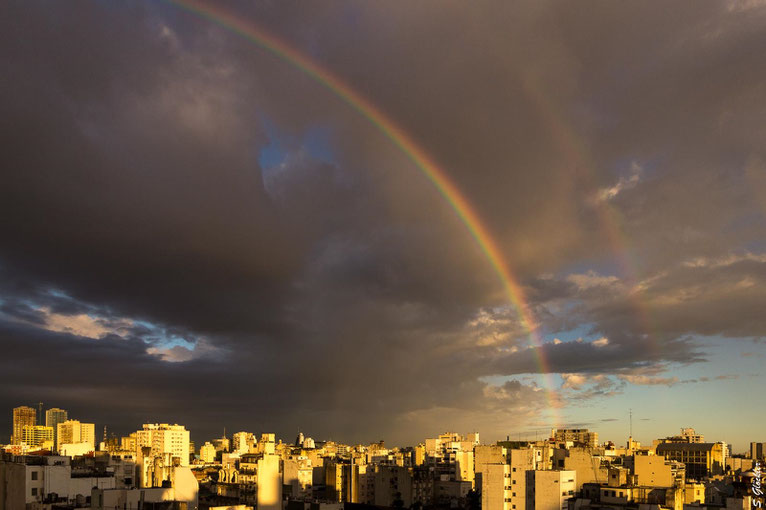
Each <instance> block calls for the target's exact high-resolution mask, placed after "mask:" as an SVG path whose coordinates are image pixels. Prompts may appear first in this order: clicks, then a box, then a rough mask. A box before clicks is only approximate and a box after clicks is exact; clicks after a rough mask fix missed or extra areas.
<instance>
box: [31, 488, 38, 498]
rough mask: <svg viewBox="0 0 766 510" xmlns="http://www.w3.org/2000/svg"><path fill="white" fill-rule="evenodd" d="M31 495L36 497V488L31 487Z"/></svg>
mask: <svg viewBox="0 0 766 510" xmlns="http://www.w3.org/2000/svg"><path fill="white" fill-rule="evenodd" d="M32 495H33V496H37V487H32Z"/></svg>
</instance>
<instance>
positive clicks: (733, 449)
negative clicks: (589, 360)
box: [0, 402, 758, 455]
mask: <svg viewBox="0 0 766 510" xmlns="http://www.w3.org/2000/svg"><path fill="white" fill-rule="evenodd" d="M38 404H42V402H40V403H38ZM25 408H29V409H32V410H34V411H35V412H36V413H39V410H38V409H33V408H32V407H31V406H18V407H16V408H14V410H13V411H14V412H13V413H12V415H13V420H11V421H9V423H13V424H15V423H16V411H17V410H19V409H25ZM51 411H54V412H55V411H58V412H60V413H63V414H64V416H66V415H67V410H65V409H60V408H56V407H54V408H50V409H48V410H46V412H45V413H44V416H45V419H44V420H43V424H47V422H48V416H49V413H50V412H51ZM69 419H71V418H69ZM635 419H636V421H637V422H641V421H645V420H646V419H642V418H640V417H635ZM633 420H634V416H633V414H632V410H630V411H629V418H628V427H629V428H628V431H627V434H628V435H627V436H626V437H625V440H624V441H621V440H619V439H615V438H613V437H605V436H604V435H603V434H602V433H601V432H600V431H599V429H598V425H594V424H593V423H592V422H589V423H572V424H569V425H563V426H560V427H558V429H559V430H580V429H582V430H590V431H592V432H595V433H596V436H597V437H600V440H597V441H596V442H597V443H598V442H599V441H600V444H602V445H605V444H607V443H612V445H613V446H614V447H615V448H618V449H619V448H625V445H626V444H629V443H630V441H631V440H632V441H636V442H638V443H639V444H643V445H644V446H647V445H651V444H652V442H653V441H655V440H657V439H661V438H670V437H674V436H678V434H677V433H675V431H673V433H671V431H666V432H665V433H662V434H655V435H651V434H648V433H643V435H641V433H640V432H639V433H638V434H637V433H636V432H637V431H638V429H640V428H641V426H640V425H638V426H637V427H635V428H634V424H633ZM21 421H23V419H21ZM64 421H65V420H64ZM75 422H76V423H78V424H79V423H80V422H79V420H75ZM161 422H162V423H164V424H174V425H179V423H177V422H175V421H173V420H166V421H162V420H144V423H150V424H152V423H153V424H157V423H161ZM23 424H27V425H33V424H32V423H26V422H24V423H23ZM23 424H22V425H23ZM84 424H85V423H84ZM37 425H42V424H41V423H37ZM115 425H116V426H115ZM133 425H135V424H125V423H122V424H108V423H107V424H103V430H104V432H107V431H108V432H109V434H108V438H109V439H115V440H119V439H120V437H124V436H126V435H128V433H129V432H130V431H132V430H133V428H134V427H133ZM87 426H88V427H90V428H91V429H92V430H91V432H90V433H89V436H88V437H90V436H93V439H92V440H91V441H90V443H91V444H92V447H93V448H97V447H98V445H99V444H100V442H102V441H105V440H106V439H107V437H106V436H104V435H103V433H102V434H100V435H99V433H95V432H94V431H99V430H101V426H102V424H87ZM183 426H186V424H184V425H183ZM9 429H10V430H13V428H12V427H9ZM55 429H56V428H55V426H54V431H55ZM679 429H680V430H681V434H682V435H683V434H684V433H685V431H688V430H691V431H694V430H695V428H694V427H687V426H683V427H679ZM0 430H2V428H0ZM188 430H189V433H190V434H191V433H192V432H193V427H189V428H188ZM455 430H456V429H450V428H449V427H446V428H443V430H438V431H434V432H433V433H432V434H430V435H432V436H434V435H440V434H450V433H454V432H455ZM471 430H472V433H476V434H481V431H480V430H478V429H471ZM265 431H269V432H268V433H271V434H273V430H272V429H270V428H268V427H266V428H265V429H264V430H252V429H251V428H248V427H244V428H242V429H238V430H237V431H234V430H232V429H229V431H228V433H227V429H226V426H225V424H222V429H221V434H220V435H217V434H215V433H213V434H212V435H208V436H206V437H202V436H203V434H202V433H199V432H198V433H197V434H196V440H197V442H199V443H200V444H199V446H201V445H202V444H204V442H208V441H210V440H215V439H222V438H230V437H234V436H235V435H237V434H240V433H245V432H247V433H249V434H256V435H258V434H260V433H266V432H265ZM698 432H700V431H699V430H698ZM295 433H296V436H298V437H304V435H305V437H311V431H310V430H303V429H301V428H297V429H296V432H295ZM0 434H1V433H0ZM599 434H601V435H600V436H599ZM554 435H555V434H554V431H553V430H551V429H547V430H546V429H536V430H534V431H523V432H522V431H516V432H514V431H509V432H508V433H507V434H506V435H505V436H504V437H487V436H484V435H482V436H481V437H482V443H481V444H492V443H497V442H502V441H504V440H507V441H530V442H536V441H545V440H548V439H550V438H553V437H554ZM274 436H275V437H276V439H277V440H279V441H280V442H284V443H285V444H292V439H291V437H292V436H291V435H290V432H285V433H279V432H277V433H276V434H274ZM0 437H3V436H2V435H0ZM200 437H202V439H200ZM701 437H703V438H704V437H705V436H704V434H702V435H701ZM191 439H192V440H194V437H191ZM314 439H315V440H317V441H320V442H327V441H335V442H338V443H340V444H348V445H352V444H356V445H362V444H374V443H376V442H378V441H384V442H386V438H383V437H380V438H371V437H370V438H365V439H363V440H360V441H344V438H342V437H333V436H332V434H331V435H330V436H328V437H315V438H312V440H314ZM422 442H423V438H422V437H421V438H417V439H415V440H412V441H410V442H409V443H400V444H391V443H387V444H388V445H389V447H402V448H404V447H413V446H415V445H417V444H420V443H422ZM707 442H713V443H717V442H723V443H725V444H727V445H728V447H729V449H730V453H731V454H732V455H741V454H747V452H748V451H749V448H750V446H751V444H752V443H754V442H756V443H757V442H758V440H756V439H753V440H748V441H746V443H745V444H742V445H734V444H733V443H731V442H728V441H727V440H726V439H725V438H719V437H711V436H710V435H708V436H707ZM56 443H58V436H56ZM2 444H3V442H2V440H0V445H2ZM9 444H14V442H13V437H11V442H10V443H9ZM15 444H18V442H16V443H15ZM37 446H38V447H39V445H37Z"/></svg>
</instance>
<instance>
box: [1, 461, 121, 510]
mask: <svg viewBox="0 0 766 510" xmlns="http://www.w3.org/2000/svg"><path fill="white" fill-rule="evenodd" d="M93 487H98V488H101V489H112V488H114V487H115V477H114V476H106V477H103V476H102V477H99V476H87V474H83V473H79V474H78V476H76V477H72V466H71V461H70V459H69V458H68V457H60V456H54V455H50V456H38V455H34V456H31V455H30V456H14V457H13V458H12V459H11V460H0V510H18V509H20V508H29V506H28V505H33V504H35V503H42V502H44V501H47V502H50V503H54V502H58V503H65V504H73V503H75V502H77V501H78V500H79V501H81V502H82V503H84V502H85V498H87V497H88V496H90V494H91V489H93Z"/></svg>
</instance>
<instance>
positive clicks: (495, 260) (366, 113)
mask: <svg viewBox="0 0 766 510" xmlns="http://www.w3.org/2000/svg"><path fill="white" fill-rule="evenodd" d="M167 1H168V2H170V3H172V4H174V5H177V6H178V7H181V8H183V9H184V10H186V11H189V12H191V13H193V14H196V15H198V16H200V17H202V18H204V19H207V20H209V21H211V22H213V23H215V24H217V25H219V26H221V27H224V28H226V29H227V30H229V31H231V32H233V33H235V34H237V35H239V36H241V37H244V38H245V39H247V40H248V41H250V42H252V43H254V44H256V45H258V46H259V47H261V48H263V49H264V50H267V51H268V52H270V53H272V54H274V55H276V56H278V57H279V58H281V59H282V60H283V61H285V62H287V63H289V64H291V65H292V66H294V67H296V68H297V69H299V70H300V71H302V72H303V73H305V74H306V75H308V76H309V77H311V78H313V79H314V80H315V81H317V82H318V83H320V84H322V85H323V86H324V87H326V88H327V89H328V90H330V91H331V92H332V93H334V94H335V95H336V96H338V97H339V98H340V99H342V100H343V101H344V102H345V103H346V104H348V105H349V106H350V107H351V108H353V109H354V110H356V111H357V112H358V113H359V114H360V115H362V116H363V117H365V118H366V119H367V120H368V121H369V122H370V123H371V124H373V125H374V126H375V127H376V128H378V130H380V132H381V133H382V134H383V135H385V137H386V138H388V139H389V140H390V141H391V142H392V143H393V144H394V145H395V146H396V147H398V148H399V150H401V151H402V152H403V153H404V154H405V155H406V156H407V158H408V159H410V161H412V162H413V163H414V164H415V166H417V168H418V169H419V170H420V171H421V172H422V173H423V175H425V177H426V178H427V179H428V180H429V181H431V183H432V184H433V185H434V186H435V187H436V189H437V190H438V191H439V193H440V194H441V195H442V197H444V199H445V200H446V201H447V203H449V205H450V206H451V207H452V209H453V210H454V211H455V212H456V213H457V215H458V217H459V218H460V220H461V221H462V222H463V224H464V225H465V226H466V227H467V229H468V231H469V232H470V234H471V236H472V237H473V239H474V240H475V241H476V243H477V244H478V245H479V247H480V248H481V250H482V252H483V253H484V255H485V256H486V258H487V260H488V261H489V263H490V264H491V266H492V268H493V269H494V271H495V273H497V276H498V278H499V279H500V281H501V282H502V284H503V287H504V291H505V294H506V295H507V296H508V299H509V300H510V302H511V304H512V305H513V306H514V307H515V309H516V310H517V313H518V316H519V319H520V321H521V322H522V325H523V327H524V328H525V329H526V331H527V332H528V334H529V339H530V343H531V348H532V350H533V352H534V355H535V358H536V362H537V365H538V368H539V371H540V373H541V375H542V376H543V379H544V386H545V387H544V388H543V389H544V391H545V392H546V398H547V400H548V408H549V409H550V410H552V411H553V413H554V415H555V414H556V409H557V408H558V407H560V403H559V402H558V401H557V399H556V397H555V394H554V392H553V388H554V384H553V381H552V378H551V369H550V365H549V363H548V362H547V359H546V356H545V352H544V347H543V344H542V339H541V338H540V335H539V334H538V333H537V324H536V323H535V321H534V318H533V316H532V313H531V312H530V310H529V307H528V306H527V304H526V298H525V296H524V290H523V289H522V287H521V285H519V283H518V281H517V279H516V278H514V276H513V274H512V272H511V270H510V268H509V267H508V264H506V263H505V262H504V260H503V255H502V252H501V251H500V248H499V247H498V245H497V243H496V242H495V240H494V239H493V237H492V235H491V234H490V232H489V230H488V229H487V228H486V226H485V225H484V223H483V222H482V221H481V219H480V217H479V215H478V214H477V213H476V211H475V210H474V208H473V207H472V206H471V204H470V203H469V202H468V200H467V199H466V198H465V196H464V195H463V194H462V193H461V192H460V190H459V189H458V187H457V186H456V185H455V183H454V182H453V181H452V180H451V179H450V177H449V176H448V175H447V173H446V172H445V171H444V170H443V169H442V168H440V167H439V166H438V165H437V164H436V162H435V161H434V160H433V158H431V157H430V156H429V155H428V154H427V153H426V151H425V150H423V149H422V148H421V147H419V146H418V145H417V143H416V142H415V141H414V140H413V139H412V137H411V136H410V135H409V134H408V133H407V132H405V131H404V130H403V129H402V128H401V127H399V126H398V125H397V124H396V123H395V122H394V121H393V120H392V119H391V118H390V117H389V116H387V115H386V114H385V113H384V112H383V111H381V110H380V109H379V108H378V107H376V106H375V105H374V104H373V103H371V102H370V101H369V100H367V99H366V98H365V97H363V96H362V95H361V94H359V93H358V92H356V91H355V90H354V89H353V88H351V87H350V86H349V85H348V84H346V83H345V82H344V81H342V80H341V79H340V78H339V77H337V76H335V75H334V74H333V73H331V72H330V71H328V70H327V69H324V68H322V67H320V66H319V65H317V64H316V63H315V62H314V61H312V60H311V59H310V58H309V57H307V56H306V55H304V54H303V53H301V52H299V51H298V50H296V49H294V48H293V47H291V46H290V45H289V44H287V43H286V42H284V41H282V40H280V39H278V38H277V37H276V36H274V35H272V34H270V33H269V32H267V31H266V30H264V29H263V28H260V27H258V26H256V25H254V24H253V23H252V22H251V21H246V20H242V19H241V18H239V17H237V16H236V15H234V14H232V13H229V12H227V11H225V10H224V9H222V8H221V7H220V6H218V5H214V4H212V3H207V2H202V1H200V0H167ZM553 421H554V422H555V423H554V426H558V421H559V420H558V419H557V418H556V417H555V416H554V419H553Z"/></svg>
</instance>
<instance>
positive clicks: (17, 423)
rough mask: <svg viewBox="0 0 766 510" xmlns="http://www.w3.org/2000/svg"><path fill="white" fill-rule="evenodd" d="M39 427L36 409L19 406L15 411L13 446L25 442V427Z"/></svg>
mask: <svg viewBox="0 0 766 510" xmlns="http://www.w3.org/2000/svg"><path fill="white" fill-rule="evenodd" d="M35 425H37V411H35V409H34V407H29V406H19V407H15V408H14V409H13V435H12V436H11V444H19V443H21V442H22V441H23V440H24V427H34V426H35Z"/></svg>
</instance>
